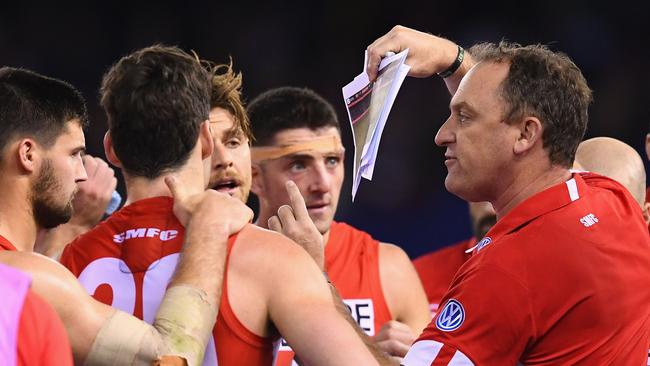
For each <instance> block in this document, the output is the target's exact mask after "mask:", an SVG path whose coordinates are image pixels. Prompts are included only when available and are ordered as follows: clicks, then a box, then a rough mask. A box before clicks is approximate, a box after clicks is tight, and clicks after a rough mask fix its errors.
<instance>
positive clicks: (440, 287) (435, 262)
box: [413, 238, 476, 315]
mask: <svg viewBox="0 0 650 366" xmlns="http://www.w3.org/2000/svg"><path fill="white" fill-rule="evenodd" d="M474 245H476V239H475V238H469V239H466V240H463V241H461V242H458V243H456V244H453V245H450V246H448V247H445V248H442V249H438V250H436V251H434V252H431V253H428V254H425V255H423V256H420V257H418V258H416V259H414V260H413V266H414V267H415V270H416V271H417V272H418V276H419V277H420V281H422V286H423V287H424V292H425V293H426V294H427V300H428V301H429V310H431V314H433V315H435V314H436V312H437V311H438V307H439V306H440V300H442V297H443V296H444V294H446V293H447V290H448V289H449V285H450V284H451V280H452V279H453V278H454V275H455V274H456V272H458V269H459V268H460V266H462V265H463V263H465V261H467V260H468V259H469V257H471V256H472V255H471V252H470V253H467V250H468V249H470V248H472V247H473V246H474Z"/></svg>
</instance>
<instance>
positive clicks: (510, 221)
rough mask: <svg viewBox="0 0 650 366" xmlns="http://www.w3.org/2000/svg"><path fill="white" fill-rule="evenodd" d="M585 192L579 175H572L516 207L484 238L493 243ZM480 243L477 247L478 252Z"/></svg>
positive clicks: (585, 188)
mask: <svg viewBox="0 0 650 366" xmlns="http://www.w3.org/2000/svg"><path fill="white" fill-rule="evenodd" d="M587 190H588V186H587V184H586V183H585V181H584V179H583V178H582V176H581V174H579V173H573V175H572V176H571V179H569V180H567V181H565V182H562V183H560V184H556V185H554V186H552V187H550V188H547V189H545V190H543V191H541V192H539V193H537V194H534V195H533V196H532V197H530V198H528V199H526V200H525V201H524V202H522V203H520V204H519V205H517V206H516V207H515V208H514V209H512V211H510V212H509V213H508V214H506V215H505V216H504V217H502V218H501V219H500V220H498V221H497V223H496V224H495V225H494V226H493V227H492V229H490V231H488V233H487V234H486V235H485V238H489V239H490V241H491V242H494V241H496V240H498V239H499V238H501V237H502V236H504V235H507V234H509V233H511V232H513V231H515V230H516V229H518V228H520V227H522V226H524V225H526V224H527V223H529V222H531V221H533V220H535V219H536V218H538V217H540V216H542V215H545V214H547V213H549V212H551V211H555V210H557V209H559V208H561V207H564V206H566V205H568V204H570V203H571V202H573V201H576V200H578V199H580V197H581V196H582V195H584V194H586V192H587ZM485 238H484V239H483V240H481V242H483V241H484V240H485ZM481 242H479V245H478V246H477V248H478V249H479V250H480V247H481V245H480V243H481ZM486 244H487V243H486Z"/></svg>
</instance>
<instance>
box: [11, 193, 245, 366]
mask: <svg viewBox="0 0 650 366" xmlns="http://www.w3.org/2000/svg"><path fill="white" fill-rule="evenodd" d="M170 188H171V186H170ZM172 191H173V192H174V194H175V198H176V201H175V207H174V211H175V212H176V213H177V215H178V216H179V220H180V221H181V222H182V223H184V224H186V227H187V228H188V229H187V232H186V244H185V245H184V248H183V250H182V252H181V257H180V260H179V265H178V266H177V269H176V272H175V274H174V277H173V278H172V281H171V282H170V285H169V287H168V290H167V293H166V294H165V298H164V299H163V303H162V305H161V308H160V309H159V311H158V314H157V315H156V319H155V321H154V324H153V326H151V325H148V324H146V323H144V322H142V321H140V320H137V319H136V318H134V317H132V316H131V315H127V314H126V313H124V312H121V311H118V310H115V309H113V308H111V307H109V306H107V305H104V304H102V303H100V302H97V301H95V300H94V299H93V298H92V297H90V296H89V295H88V294H87V293H86V291H85V290H84V289H83V288H82V287H81V285H80V284H79V282H77V280H76V278H74V276H73V275H72V274H71V273H70V272H68V271H67V270H66V269H65V268H64V267H63V266H61V265H60V264H58V263H57V262H55V261H53V260H50V259H49V258H47V257H44V256H42V255H39V254H35V253H17V252H0V262H3V263H6V264H8V265H10V266H14V267H16V268H19V269H21V270H23V271H25V272H27V273H29V274H30V275H31V276H32V289H33V290H34V292H36V293H37V294H39V295H40V296H41V297H42V298H43V299H45V300H46V301H47V302H48V303H50V305H52V307H53V308H54V309H55V311H56V312H57V313H58V315H59V317H60V318H61V320H62V321H63V323H64V326H65V328H66V331H67V333H68V337H69V338H70V343H71V346H72V349H73V353H74V357H75V360H76V362H77V363H81V362H82V361H84V360H86V359H87V357H88V356H89V353H90V352H91V350H92V352H95V351H96V350H98V349H101V350H102V351H103V352H108V353H110V356H115V359H119V360H120V361H116V362H118V363H127V364H131V363H138V364H150V363H151V362H152V361H154V360H155V359H157V358H158V357H160V356H162V355H164V354H172V355H179V356H182V357H184V358H186V360H187V361H188V364H189V365H196V364H198V363H199V362H200V361H201V360H202V357H203V351H204V350H205V345H206V343H207V340H208V338H209V335H210V333H211V330H212V327H213V325H214V321H215V319H216V316H215V315H216V312H217V309H218V299H219V298H220V296H221V283H222V279H223V268H224V261H225V248H226V244H227V240H228V236H229V235H230V233H233V232H237V231H239V229H240V228H241V227H242V226H244V225H245V223H247V222H248V221H249V220H250V218H251V217H252V212H251V211H250V209H248V208H246V207H245V206H244V205H243V204H242V203H240V202H238V201H236V200H235V199H232V198H230V197H227V196H225V195H223V194H220V193H217V192H214V191H209V192H206V193H204V194H201V195H199V196H200V197H198V198H196V199H194V198H192V197H190V198H187V197H186V196H187V194H186V193H185V192H183V191H182V187H176V188H172ZM179 197H182V199H179ZM179 200H180V201H181V202H180V203H181V205H178V207H177V205H176V203H179ZM219 211H221V214H222V215H221V216H220V215H219ZM223 212H226V213H227V214H228V217H223ZM188 290H189V291H188ZM179 292H183V293H184V294H187V293H191V294H198V295H197V296H196V297H192V298H190V299H188V297H187V296H171V295H170V293H174V294H178V293H179ZM170 304H171V305H172V306H169V305H170ZM173 305H182V308H181V307H176V308H174V307H173ZM163 309H165V310H164V315H165V316H162V313H163ZM115 319H119V320H120V321H121V323H117V322H116V321H113V320H115ZM118 324H126V325H127V327H120V326H118ZM125 328H126V329H125ZM129 328H137V329H129ZM136 336H137V337H139V338H135V337H136ZM100 339H101V343H102V344H101V346H100V345H98V340H100ZM127 350H132V351H133V353H135V355H134V356H133V357H127V356H128V354H129V352H126V351H127ZM93 354H96V353H93ZM104 354H106V353H104ZM90 358H92V359H93V362H94V364H95V363H99V364H101V362H103V361H104V360H106V363H107V364H113V361H112V360H110V359H106V358H105V357H97V358H94V357H90Z"/></svg>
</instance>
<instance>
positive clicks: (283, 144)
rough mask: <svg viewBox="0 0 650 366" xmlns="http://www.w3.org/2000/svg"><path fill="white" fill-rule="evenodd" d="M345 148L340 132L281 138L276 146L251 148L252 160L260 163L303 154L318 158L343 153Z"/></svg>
mask: <svg viewBox="0 0 650 366" xmlns="http://www.w3.org/2000/svg"><path fill="white" fill-rule="evenodd" d="M344 153H345V148H344V147H343V144H342V143H341V137H340V136H339V135H338V134H328V135H325V136H316V137H314V136H292V137H290V138H286V139H280V141H277V144H276V145H274V146H261V147H253V148H251V160H252V161H253V162H254V163H260V162H263V161H267V160H275V159H280V158H283V157H288V156H293V155H301V156H309V157H312V158H314V159H317V158H319V157H322V156H329V155H343V154H344Z"/></svg>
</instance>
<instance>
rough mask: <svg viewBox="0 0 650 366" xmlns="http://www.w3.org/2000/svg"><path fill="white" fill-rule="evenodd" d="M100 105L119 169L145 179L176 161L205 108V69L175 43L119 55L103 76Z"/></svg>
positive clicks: (182, 158) (192, 142) (192, 139)
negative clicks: (119, 165) (119, 58)
mask: <svg viewBox="0 0 650 366" xmlns="http://www.w3.org/2000/svg"><path fill="white" fill-rule="evenodd" d="M101 105H102V106H103V107H104V110H105V111H106V115H107V116H108V126H109V130H110V132H111V137H112V141H113V148H114V149H115V154H116V155H117V157H118V158H119V159H120V161H121V163H122V166H123V168H124V169H125V170H126V171H127V172H128V173H129V174H132V175H134V176H142V177H146V178H149V179H152V178H155V177H158V176H160V175H161V174H162V173H164V172H166V171H168V170H174V169H176V168H178V167H180V166H182V165H183V164H184V163H185V162H186V161H187V159H188V158H189V155H190V152H191V151H192V149H193V148H194V146H196V143H197V141H198V136H199V130H200V126H201V123H202V122H204V121H206V120H207V119H208V114H209V112H210V74H209V73H208V71H207V70H205V68H204V67H203V66H202V65H201V63H200V61H199V60H198V59H197V58H196V57H193V56H191V55H189V54H187V53H185V52H184V51H182V50H181V49H179V48H177V47H168V46H162V45H155V46H151V47H147V48H144V49H141V50H138V51H135V52H133V53H132V54H130V55H128V56H125V57H123V58H122V59H121V60H120V61H118V62H117V63H116V64H115V65H113V67H111V68H110V70H109V71H108V72H107V73H106V75H104V80H103V81H102V87H101Z"/></svg>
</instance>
